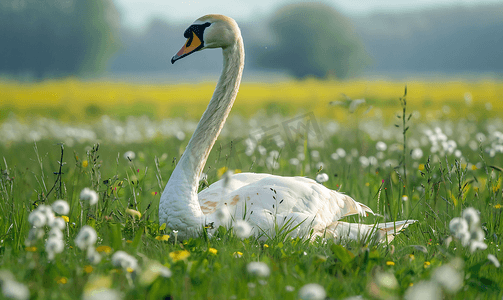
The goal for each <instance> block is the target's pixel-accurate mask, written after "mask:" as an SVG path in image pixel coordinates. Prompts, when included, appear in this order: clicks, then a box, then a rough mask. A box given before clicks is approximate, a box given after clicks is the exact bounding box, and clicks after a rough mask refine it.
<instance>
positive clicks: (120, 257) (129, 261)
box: [112, 250, 138, 271]
mask: <svg viewBox="0 0 503 300" xmlns="http://www.w3.org/2000/svg"><path fill="white" fill-rule="evenodd" d="M112 265H114V266H115V267H121V268H122V269H124V270H127V269H128V268H130V269H132V270H133V271H135V270H137V269H138V261H137V260H136V258H134V257H133V256H131V255H129V254H127V253H126V252H124V251H122V250H119V251H116V252H115V253H114V254H113V255H112Z"/></svg>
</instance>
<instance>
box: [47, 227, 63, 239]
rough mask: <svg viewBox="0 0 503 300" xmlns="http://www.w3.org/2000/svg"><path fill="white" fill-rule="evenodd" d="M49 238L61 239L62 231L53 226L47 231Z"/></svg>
mask: <svg viewBox="0 0 503 300" xmlns="http://www.w3.org/2000/svg"><path fill="white" fill-rule="evenodd" d="M49 238H57V239H60V240H62V239H63V232H61V229H59V228H57V227H54V228H52V229H51V230H50V231H49Z"/></svg>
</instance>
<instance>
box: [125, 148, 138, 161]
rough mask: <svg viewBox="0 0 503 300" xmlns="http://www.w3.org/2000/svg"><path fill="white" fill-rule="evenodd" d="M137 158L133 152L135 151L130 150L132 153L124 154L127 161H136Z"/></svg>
mask: <svg viewBox="0 0 503 300" xmlns="http://www.w3.org/2000/svg"><path fill="white" fill-rule="evenodd" d="M135 158H136V153H134V152H133V151H131V150H130V151H126V152H125V153H124V159H126V160H133V159H135Z"/></svg>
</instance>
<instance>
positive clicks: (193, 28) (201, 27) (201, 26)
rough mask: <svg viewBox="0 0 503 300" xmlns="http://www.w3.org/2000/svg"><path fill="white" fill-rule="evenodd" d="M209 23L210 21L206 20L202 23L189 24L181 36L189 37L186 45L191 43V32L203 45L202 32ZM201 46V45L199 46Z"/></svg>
mask: <svg viewBox="0 0 503 300" xmlns="http://www.w3.org/2000/svg"><path fill="white" fill-rule="evenodd" d="M210 25H211V23H210V22H206V23H204V24H197V25H190V26H189V28H187V30H185V32H184V33H183V36H184V37H185V38H186V39H189V40H188V41H187V45H186V46H187V47H189V46H190V44H192V37H193V36H192V34H191V33H192V32H194V34H195V35H196V36H197V37H198V38H199V39H200V40H201V42H203V45H202V46H204V40H203V33H204V29H206V27H209V26H210ZM201 48H202V47H201Z"/></svg>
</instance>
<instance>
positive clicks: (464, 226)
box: [449, 218, 468, 237]
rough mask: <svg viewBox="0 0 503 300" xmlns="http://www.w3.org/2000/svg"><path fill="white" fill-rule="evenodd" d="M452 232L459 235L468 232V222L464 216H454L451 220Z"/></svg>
mask: <svg viewBox="0 0 503 300" xmlns="http://www.w3.org/2000/svg"><path fill="white" fill-rule="evenodd" d="M449 230H450V231H451V234H452V235H454V236H456V237H458V235H459V234H462V233H465V232H468V222H466V220H465V219H463V218H453V219H452V220H451V221H450V222H449Z"/></svg>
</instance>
